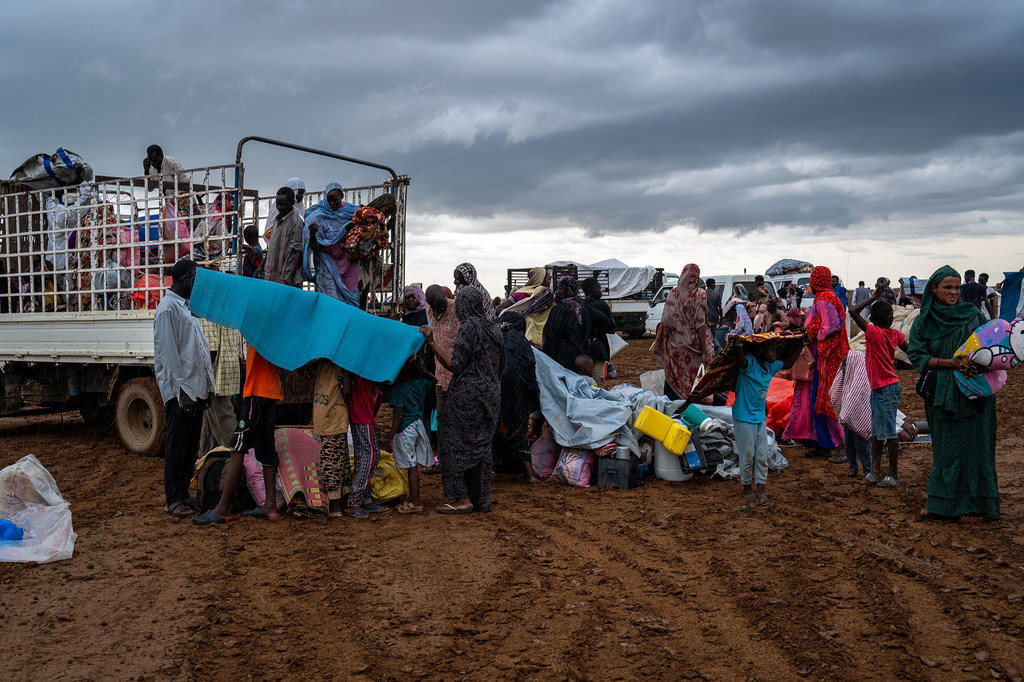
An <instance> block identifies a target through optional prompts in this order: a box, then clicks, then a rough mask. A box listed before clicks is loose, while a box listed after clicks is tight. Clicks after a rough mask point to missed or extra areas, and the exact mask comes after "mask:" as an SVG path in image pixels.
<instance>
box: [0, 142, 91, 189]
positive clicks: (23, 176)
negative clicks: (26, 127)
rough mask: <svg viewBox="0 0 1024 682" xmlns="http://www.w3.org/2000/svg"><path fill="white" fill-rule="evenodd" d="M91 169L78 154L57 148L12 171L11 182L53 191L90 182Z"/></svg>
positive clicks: (28, 160)
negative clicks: (56, 188) (51, 152)
mask: <svg viewBox="0 0 1024 682" xmlns="http://www.w3.org/2000/svg"><path fill="white" fill-rule="evenodd" d="M92 179H93V172H92V168H91V167H90V166H89V164H87V163H86V162H85V159H83V158H82V157H81V156H79V155H78V154H76V153H74V152H72V151H68V150H66V149H64V148H63V147H58V148H57V151H56V152H54V153H53V154H36V155H35V156H32V157H31V158H29V159H26V160H25V163H23V164H21V165H20V166H18V167H17V168H15V169H14V172H13V173H11V181H12V182H19V183H21V184H22V185H25V186H26V187H28V188H29V189H53V188H55V187H67V186H69V185H78V184H81V183H83V182H92Z"/></svg>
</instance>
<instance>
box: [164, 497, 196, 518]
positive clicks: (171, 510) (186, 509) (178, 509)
mask: <svg viewBox="0 0 1024 682" xmlns="http://www.w3.org/2000/svg"><path fill="white" fill-rule="evenodd" d="M164 511H165V512H167V513H168V514H170V515H171V516H192V515H193V514H195V513H196V510H195V509H193V508H192V507H190V506H188V503H187V502H185V501H184V500H178V501H177V502H172V503H171V504H167V505H164Z"/></svg>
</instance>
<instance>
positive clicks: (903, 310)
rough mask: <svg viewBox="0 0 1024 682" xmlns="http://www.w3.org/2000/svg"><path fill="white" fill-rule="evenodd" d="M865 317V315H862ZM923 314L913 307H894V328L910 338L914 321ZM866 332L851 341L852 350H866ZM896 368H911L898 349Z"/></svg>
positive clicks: (903, 354) (908, 359)
mask: <svg viewBox="0 0 1024 682" xmlns="http://www.w3.org/2000/svg"><path fill="white" fill-rule="evenodd" d="M861 314H862V315H863V313H861ZM920 314H921V310H920V309H919V308H915V307H914V306H912V305H894V306H893V307H892V328H893V329H895V330H897V331H901V332H903V334H904V336H906V337H907V338H908V339H909V338H910V329H911V328H912V327H913V326H914V320H916V319H917V316H918V315H920ZM864 339H865V335H864V332H860V333H858V334H857V335H856V336H854V337H853V338H851V339H850V350H860V351H862V350H865V348H864ZM896 366H897V367H898V368H904V369H905V368H908V367H910V366H911V365H910V358H908V357H907V354H906V353H904V352H903V351H902V350H901V349H899V348H897V349H896Z"/></svg>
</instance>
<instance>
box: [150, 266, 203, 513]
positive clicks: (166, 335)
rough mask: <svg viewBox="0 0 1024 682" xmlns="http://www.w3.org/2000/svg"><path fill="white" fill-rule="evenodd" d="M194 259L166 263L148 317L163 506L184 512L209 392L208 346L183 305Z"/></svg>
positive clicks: (192, 277)
mask: <svg viewBox="0 0 1024 682" xmlns="http://www.w3.org/2000/svg"><path fill="white" fill-rule="evenodd" d="M195 280H196V264H195V263H194V262H193V261H190V260H187V259H184V258H183V259H181V260H179V261H178V262H176V263H175V264H174V266H173V267H172V268H171V288H170V289H168V290H167V293H166V294H165V295H164V297H163V298H162V299H160V304H159V305H157V307H156V316H155V317H154V318H153V370H154V372H155V373H156V384H157V387H158V388H159V389H160V398H161V399H162V400H163V401H164V413H165V414H166V417H167V427H166V432H167V441H166V443H165V445H164V496H165V502H166V506H165V507H164V509H165V511H166V512H167V513H168V514H171V515H173V516H188V515H190V514H191V513H192V508H191V507H190V506H189V503H188V501H187V500H188V484H189V481H190V480H191V479H192V467H193V465H194V463H195V460H196V455H197V454H198V453H199V437H200V435H201V433H202V429H203V411H204V409H205V407H206V399H207V398H208V397H209V396H210V394H211V393H212V392H213V391H214V381H213V364H212V363H211V362H210V347H209V346H207V345H206V338H205V337H204V336H203V330H202V328H201V327H200V326H199V319H198V318H197V317H195V316H194V315H192V312H191V311H190V310H189V309H188V299H189V297H190V296H191V295H192V285H193V283H194V282H195Z"/></svg>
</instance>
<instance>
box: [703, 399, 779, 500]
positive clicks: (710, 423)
mask: <svg viewBox="0 0 1024 682" xmlns="http://www.w3.org/2000/svg"><path fill="white" fill-rule="evenodd" d="M700 409H701V411H702V412H703V413H704V414H706V415H707V416H708V417H710V419H708V420H707V421H705V422H704V423H703V424H701V425H700V442H701V445H703V446H704V453H705V456H706V457H707V459H708V461H713V460H716V459H717V460H721V461H720V462H719V463H718V467H716V469H715V471H714V473H713V474H711V477H712V478H714V479H717V480H722V481H724V480H726V479H729V478H739V476H740V458H739V455H737V454H736V453H735V451H734V449H733V446H734V444H735V442H736V435H735V432H734V431H733V420H732V408H731V407H711V406H709V405H701V408H700ZM788 466H789V460H788V459H786V458H785V457H784V456H783V455H782V450H781V449H780V448H779V444H778V442H777V441H776V440H775V434H774V433H772V431H771V430H770V429H769V430H768V469H769V470H770V471H779V470H780V469H785V468H786V467H788Z"/></svg>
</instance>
